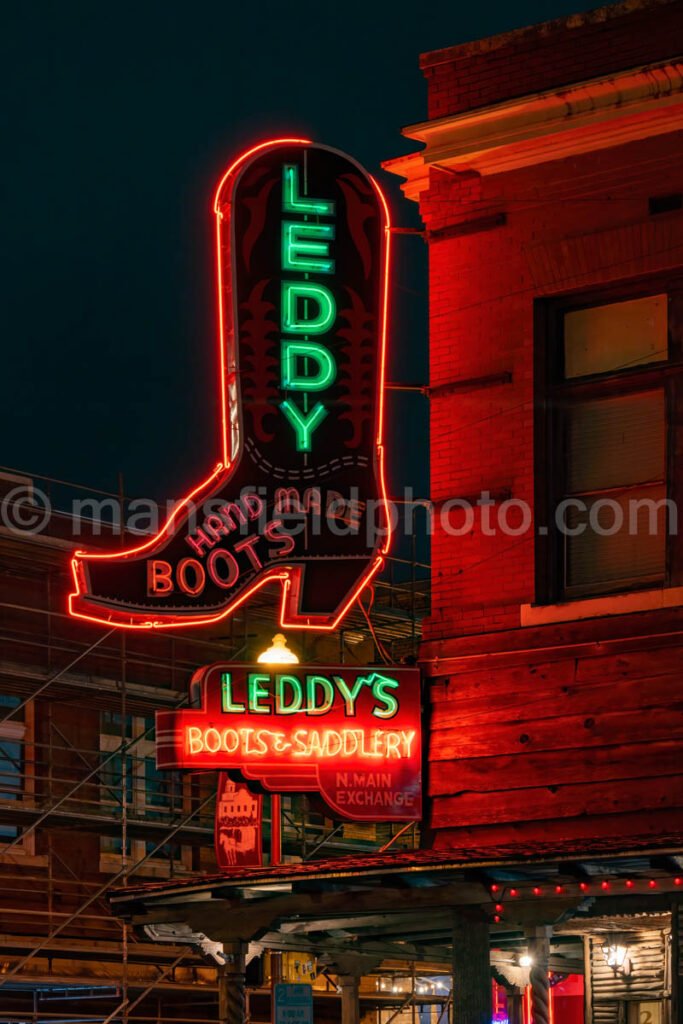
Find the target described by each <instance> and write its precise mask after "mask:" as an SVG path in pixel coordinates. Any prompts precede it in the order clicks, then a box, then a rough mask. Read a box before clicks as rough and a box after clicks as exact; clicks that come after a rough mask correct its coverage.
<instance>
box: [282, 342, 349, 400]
mask: <svg viewBox="0 0 683 1024" xmlns="http://www.w3.org/2000/svg"><path fill="white" fill-rule="evenodd" d="M309 359H312V360H313V367H312V369H313V371H314V372H313V373H309V372H308V368H309V364H308V360H309ZM297 360H305V363H304V372H303V373H299V372H298V368H297ZM336 376H337V366H336V364H335V361H334V358H333V356H332V353H331V352H330V351H329V349H326V348H325V346H324V345H320V344H318V342H317V341H283V342H282V386H283V388H285V389H286V390H288V391H322V390H323V389H324V388H328V387H329V386H330V384H332V383H333V381H334V378H335V377H336Z"/></svg>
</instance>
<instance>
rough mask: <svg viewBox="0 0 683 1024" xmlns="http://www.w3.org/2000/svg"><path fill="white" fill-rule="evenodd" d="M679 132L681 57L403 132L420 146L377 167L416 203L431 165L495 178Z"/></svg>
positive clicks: (681, 119)
mask: <svg viewBox="0 0 683 1024" xmlns="http://www.w3.org/2000/svg"><path fill="white" fill-rule="evenodd" d="M680 128H683V58H681V59H678V58H677V59H675V60H672V61H666V62H663V63H658V64H651V65H648V66H645V67H640V68H633V69H631V70H628V71H624V72H622V73H620V74H618V75H609V76H607V77H602V78H595V79H591V80H588V81H585V82H579V83H577V84H576V85H570V86H566V87H564V88H562V89H554V90H550V91H546V92H539V93H534V94H530V95H527V96H523V97H520V98H519V99H515V100H507V101H506V102H504V103H498V104H495V105H493V106H489V107H481V108H479V109H477V110H469V111H466V112H465V113H460V114H453V115H449V116H448V117H441V118H438V119H435V120H432V121H425V122H422V123H421V124H416V125H411V126H409V127H407V128H404V130H403V134H404V135H406V136H407V137H408V138H410V139H417V140H418V141H420V142H423V143H424V145H425V148H424V149H423V150H420V151H419V152H416V153H409V154H407V155H406V156H402V157H398V158H396V159H394V160H388V161H386V162H385V163H384V164H383V166H384V167H385V168H386V169H387V170H388V171H391V172H392V173H394V174H397V175H399V176H400V177H403V178H405V179H406V184H405V185H404V186H403V190H404V192H405V194H406V196H407V197H408V198H409V199H414V200H418V199H419V196H420V193H421V192H422V191H423V190H424V189H425V188H426V187H427V186H428V184H429V171H430V168H432V167H439V168H447V169H449V170H453V171H475V172H477V173H478V174H481V175H491V174H500V173H502V172H505V171H510V170H515V169H516V168H519V167H526V166H529V165H531V164H539V163H546V162H548V161H551V160H560V159H562V158H564V157H568V156H574V155H577V154H580V153H587V152H591V151H593V150H598V149H607V148H610V147H613V146H619V145H623V144H624V143H627V142H632V141H634V140H636V139H643V138H649V137H651V136H654V135H661V134H664V133H667V132H673V131H676V130H678V129H680Z"/></svg>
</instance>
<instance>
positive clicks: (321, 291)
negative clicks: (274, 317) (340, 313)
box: [281, 281, 337, 334]
mask: <svg viewBox="0 0 683 1024" xmlns="http://www.w3.org/2000/svg"><path fill="white" fill-rule="evenodd" d="M310 300H312V303H311V301H310ZM311 305H313V306H314V307H315V309H314V310H313V315H309V312H310V306H311ZM300 311H301V312H303V316H300V315H299V314H300ZM336 315H337V305H336V303H335V301H334V296H333V294H332V292H331V291H330V289H329V288H326V287H325V285H324V284H310V283H309V282H305V281H301V282H298V281H283V282H282V316H281V320H282V330H283V331H286V332H287V333H288V334H324V333H325V331H329V329H330V328H331V326H332V324H333V323H334V319H335V317H336Z"/></svg>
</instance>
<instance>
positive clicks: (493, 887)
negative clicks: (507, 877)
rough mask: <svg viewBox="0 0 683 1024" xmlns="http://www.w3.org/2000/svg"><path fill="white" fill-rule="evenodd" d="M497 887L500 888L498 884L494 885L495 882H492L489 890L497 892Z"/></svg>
mask: <svg viewBox="0 0 683 1024" xmlns="http://www.w3.org/2000/svg"><path fill="white" fill-rule="evenodd" d="M499 889H500V886H499V885H496V884H495V882H494V883H493V885H492V886H491V892H498V890H499Z"/></svg>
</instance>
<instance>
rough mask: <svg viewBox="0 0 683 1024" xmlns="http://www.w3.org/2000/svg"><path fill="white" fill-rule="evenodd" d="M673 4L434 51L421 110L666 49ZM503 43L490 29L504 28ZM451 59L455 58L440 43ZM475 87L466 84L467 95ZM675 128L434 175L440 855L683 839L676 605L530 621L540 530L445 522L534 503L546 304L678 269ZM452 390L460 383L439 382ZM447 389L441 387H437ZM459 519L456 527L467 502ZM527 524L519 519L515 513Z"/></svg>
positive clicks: (432, 791)
mask: <svg viewBox="0 0 683 1024" xmlns="http://www.w3.org/2000/svg"><path fill="white" fill-rule="evenodd" d="M682 10H683V7H682V5H681V4H680V3H674V4H668V5H664V6H662V5H657V4H655V5H650V6H648V7H641V8H640V9H637V10H634V11H633V12H632V13H628V12H627V13H626V14H622V17H621V18H610V19H609V20H603V21H596V22H595V23H590V22H589V23H587V24H585V25H584V26H583V27H579V28H571V27H566V28H564V29H561V28H559V27H551V29H550V30H549V31H547V32H546V31H545V30H543V31H538V32H536V31H535V30H530V31H529V32H526V31H525V32H523V33H520V34H518V35H513V36H512V37H511V39H510V40H509V42H508V43H505V42H501V41H497V42H496V45H495V46H491V47H488V46H487V45H486V41H484V43H483V44H481V45H475V44H473V46H472V47H471V48H470V49H471V50H472V52H471V53H470V54H468V53H467V50H468V47H465V48H461V51H460V55H456V57H455V59H452V60H451V61H450V62H449V63H434V62H433V60H432V58H431V57H429V56H428V57H427V58H426V59H425V61H424V64H425V65H426V71H427V76H428V81H429V87H430V116H431V117H437V116H442V115H444V114H446V113H447V112H452V111H455V110H462V109H465V108H467V107H471V106H483V105H485V104H486V103H491V102H495V101H497V100H501V99H504V98H506V97H509V96H512V95H519V94H520V93H524V92H529V91H537V90H540V89H543V88H547V87H550V86H552V85H556V84H558V83H560V82H569V81H574V82H576V81H580V80H582V79H584V78H589V77H593V76H597V75H600V74H603V73H607V72H609V71H612V70H617V69H619V68H621V69H627V68H629V67H632V66H634V65H637V64H643V63H648V62H651V61H655V60H658V59H660V58H662V57H664V56H666V55H667V54H669V53H671V52H672V50H673V49H674V47H675V45H676V33H675V32H674V24H675V23H676V24H677V23H678V22H679V21H680V18H681V12H682ZM494 42H495V41H494ZM441 56H442V57H443V52H442V54H441ZM466 89H467V90H469V92H466V91H465V90H466ZM682 145H683V133H681V132H678V133H674V132H673V131H672V132H671V133H669V134H667V135H660V136H654V137H651V138H644V139H641V140H639V141H632V142H629V143H627V144H624V145H620V146H614V145H610V146H606V147H605V148H604V149H603V150H599V151H594V152H590V153H583V154H579V155H576V156H573V157H567V158H564V159H561V160H554V161H550V162H546V163H543V164H540V165H536V166H529V167H524V168H520V169H516V170H512V171H506V172H504V173H500V174H491V173H488V174H487V175H485V176H480V175H479V174H478V173H475V172H472V171H468V172H466V173H458V172H454V171H453V170H449V169H446V168H444V169H439V168H434V167H432V169H431V170H430V185H429V188H428V189H427V190H426V191H423V192H422V194H421V197H420V210H421V214H422V218H423V220H424V224H425V228H426V231H427V238H428V241H429V258H430V314H429V315H430V373H431V388H432V394H431V479H432V485H431V486H432V498H433V500H434V502H435V506H436V515H435V531H434V535H433V539H432V567H433V569H432V579H433V591H432V614H431V618H430V619H429V620H428V621H427V622H426V623H425V631H424V637H425V639H424V643H423V647H422V656H423V658H424V662H425V665H426V666H427V671H428V673H429V674H430V675H431V688H430V689H431V698H432V699H431V720H430V729H429V738H428V743H429V760H430V767H429V773H428V791H429V796H430V801H429V808H430V811H429V815H430V817H429V823H428V824H429V826H431V829H432V830H433V831H432V834H431V841H432V842H433V843H434V845H436V846H452V847H472V846H475V847H477V848H486V847H488V846H489V845H490V846H496V845H503V846H506V845H507V846H509V845H514V844H516V843H518V844H519V845H520V847H521V848H522V849H524V850H527V851H529V850H531V849H533V846H534V844H535V843H541V842H554V841H557V842H558V843H570V844H571V843H575V844H577V845H583V846H584V847H585V844H586V843H589V844H593V843H599V841H600V838H601V837H604V836H608V835H609V836H612V837H614V836H616V837H623V839H624V843H625V846H627V845H628V837H630V836H634V835H652V834H662V833H664V832H667V830H673V831H675V830H676V829H678V830H679V832H680V831H683V767H681V765H680V759H679V758H678V754H677V751H678V750H680V744H681V742H682V741H683V712H682V711H680V710H679V709H680V708H682V707H683V609H682V608H680V607H677V608H669V609H667V610H662V611H659V612H657V611H644V612H641V613H636V614H632V615H628V616H626V615H611V616H606V617H602V618H589V619H587V620H585V621H575V622H571V621H570V622H563V623H559V624H555V625H543V626H537V627H533V628H529V627H522V625H521V608H520V606H521V605H525V604H533V602H534V600H535V581H534V573H535V565H534V561H535V550H534V548H535V540H534V531H533V528H532V529H529V530H527V531H525V532H523V533H521V534H520V535H519V536H510V535H506V534H505V533H503V532H501V531H500V530H499V529H498V530H497V531H496V534H495V535H493V536H486V535H485V532H484V524H483V521H482V513H481V509H479V508H477V509H475V516H474V521H473V524H472V528H471V529H468V530H462V531H461V532H460V535H459V536H452V535H449V534H448V533H447V531H446V530H445V529H444V528H443V524H442V522H441V515H442V513H441V508H442V505H443V502H446V501H448V500H449V499H454V498H466V499H474V500H476V499H477V497H478V496H479V495H480V494H481V492H482V491H486V492H488V493H489V494H490V495H491V497H492V499H493V500H494V501H495V504H494V505H493V506H492V510H491V511H492V516H491V518H492V520H493V521H494V522H495V521H496V518H497V515H498V510H499V509H500V506H501V503H502V502H503V501H505V500H506V499H513V500H519V501H522V502H524V503H525V504H526V505H527V507H528V508H529V509H530V510H533V507H534V497H535V494H534V490H535V487H544V474H545V471H546V468H545V467H544V466H543V465H538V464H537V463H536V462H535V456H534V400H535V380H534V372H535V371H534V366H535V353H534V346H535V339H534V308H535V302H536V300H537V299H539V298H544V297H551V296H560V295H567V294H571V293H580V292H583V291H590V290H595V289H596V288H597V289H599V288H601V287H602V286H603V285H606V286H607V285H609V286H611V285H616V284H624V283H627V282H629V281H635V280H638V279H642V278H643V277H646V276H648V275H655V274H659V273H666V274H671V273H672V272H673V273H677V272H678V271H679V270H680V271H681V273H683V213H681V211H678V212H670V213H666V214H660V215H654V216H653V215H651V214H650V212H649V206H648V198H649V197H651V196H661V195H666V194H671V193H679V192H681V190H682V184H683V183H682V179H681V172H680V152H681V148H682ZM452 384H455V388H454V389H453V390H451V391H449V390H448V388H445V387H444V386H446V385H452ZM439 389H442V390H439ZM451 521H452V522H453V523H455V524H458V525H460V526H462V524H463V513H462V512H460V513H453V514H452V516H451ZM510 522H511V523H512V524H513V525H514V523H515V518H514V514H512V513H511V515H510Z"/></svg>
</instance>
